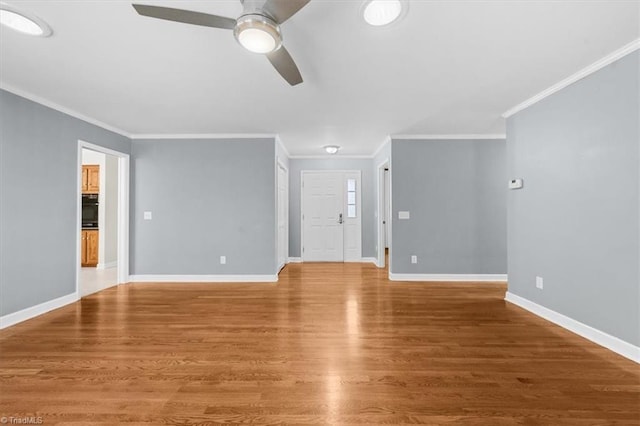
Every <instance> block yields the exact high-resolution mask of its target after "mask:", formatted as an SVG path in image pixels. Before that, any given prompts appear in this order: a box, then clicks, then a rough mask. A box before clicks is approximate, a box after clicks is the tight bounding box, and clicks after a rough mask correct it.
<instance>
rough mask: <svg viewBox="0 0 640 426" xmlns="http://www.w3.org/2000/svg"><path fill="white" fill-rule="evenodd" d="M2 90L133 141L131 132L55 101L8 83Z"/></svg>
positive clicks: (0, 84)
mask: <svg viewBox="0 0 640 426" xmlns="http://www.w3.org/2000/svg"><path fill="white" fill-rule="evenodd" d="M0 89H2V90H4V91H7V92H9V93H13V94H14V95H16V96H20V97H21V98H25V99H28V100H30V101H32V102H35V103H37V104H40V105H43V106H45V107H47V108H51V109H53V110H56V111H58V112H61V113H63V114H66V115H69V116H71V117H73V118H77V119H78V120H82V121H84V122H87V123H89V124H93V125H94V126H98V127H100V128H102V129H104V130H108V131H110V132H113V133H117V134H119V135H121V136H124V137H126V138H129V139H131V134H130V133H129V132H126V131H124V130H122V129H120V128H118V127H115V126H112V125H110V124H107V123H104V122H102V121H100V120H96V119H95V118H93V117H89V116H87V115H84V114H82V113H79V112H78V111H76V110H73V109H71V108H67V107H65V106H62V105H60V104H57V103H55V102H53V101H50V100H49V99H46V98H43V97H41V96H37V95H34V94H33V93H30V92H27V91H25V90H22V89H18V88H17V87H14V86H11V85H10V84H6V83H2V82H0Z"/></svg>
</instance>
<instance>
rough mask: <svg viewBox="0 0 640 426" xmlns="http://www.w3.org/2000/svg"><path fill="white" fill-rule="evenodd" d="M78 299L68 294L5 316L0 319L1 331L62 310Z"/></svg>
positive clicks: (74, 294)
mask: <svg viewBox="0 0 640 426" xmlns="http://www.w3.org/2000/svg"><path fill="white" fill-rule="evenodd" d="M78 299H79V297H78V294H77V293H76V292H74V293H71V294H67V295H66V296H62V297H58V298H57V299H53V300H49V301H48V302H44V303H40V304H39V305H35V306H31V307H29V308H25V309H22V310H21V311H18V312H14V313H12V314H7V315H4V316H2V317H0V329H3V328H7V327H11V326H12V325H15V324H18V323H19V322H22V321H26V320H28V319H31V318H35V317H37V316H39V315H42V314H46V313H47V312H50V311H53V310H54V309H58V308H62V307H63V306H66V305H68V304H70V303H73V302H76V301H78Z"/></svg>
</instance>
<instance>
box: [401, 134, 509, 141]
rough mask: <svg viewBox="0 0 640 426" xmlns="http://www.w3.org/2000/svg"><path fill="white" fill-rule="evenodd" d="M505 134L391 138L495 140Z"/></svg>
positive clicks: (504, 136)
mask: <svg viewBox="0 0 640 426" xmlns="http://www.w3.org/2000/svg"><path fill="white" fill-rule="evenodd" d="M506 138H507V135H505V134H466V135H406V134H400V135H391V140H407V139H416V140H420V139H423V140H469V139H475V140H495V139H506Z"/></svg>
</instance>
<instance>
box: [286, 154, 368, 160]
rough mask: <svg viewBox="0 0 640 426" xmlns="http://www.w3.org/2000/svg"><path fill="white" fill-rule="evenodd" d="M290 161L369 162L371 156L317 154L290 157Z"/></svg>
mask: <svg viewBox="0 0 640 426" xmlns="http://www.w3.org/2000/svg"><path fill="white" fill-rule="evenodd" d="M289 158H290V159H291V160H314V159H315V160H317V159H324V160H340V159H342V160H371V159H372V158H373V156H372V155H340V154H317V155H292V156H290V157H289Z"/></svg>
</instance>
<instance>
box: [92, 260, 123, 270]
mask: <svg viewBox="0 0 640 426" xmlns="http://www.w3.org/2000/svg"><path fill="white" fill-rule="evenodd" d="M117 266H118V261H114V262H107V263H98V266H96V269H110V268H115V267H117Z"/></svg>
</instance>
